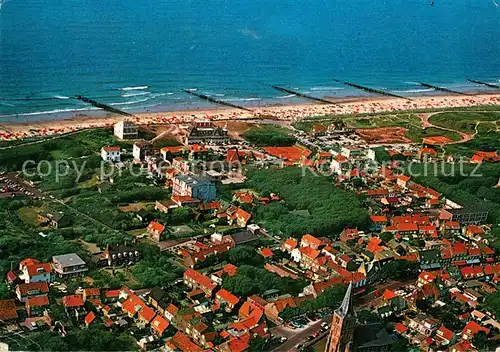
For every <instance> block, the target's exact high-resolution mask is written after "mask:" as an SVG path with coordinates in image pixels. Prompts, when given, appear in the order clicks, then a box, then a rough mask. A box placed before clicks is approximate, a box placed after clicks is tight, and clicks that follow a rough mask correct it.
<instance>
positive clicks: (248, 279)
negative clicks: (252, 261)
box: [222, 265, 306, 297]
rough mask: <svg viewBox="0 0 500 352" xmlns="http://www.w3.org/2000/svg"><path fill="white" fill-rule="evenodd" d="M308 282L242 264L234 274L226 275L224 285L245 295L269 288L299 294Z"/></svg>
mask: <svg viewBox="0 0 500 352" xmlns="http://www.w3.org/2000/svg"><path fill="white" fill-rule="evenodd" d="M305 286H306V282H305V281H304V280H294V279H291V278H288V277H280V276H278V275H275V274H273V273H270V272H269V271H267V270H266V269H262V268H257V267H253V266H249V265H242V266H240V267H239V268H238V273H237V274H236V275H234V276H228V277H225V278H224V279H223V280H222V287H223V288H225V289H227V290H228V291H230V292H232V293H233V294H235V295H237V296H240V297H243V296H250V295H253V294H263V293H264V292H266V291H267V290H271V289H276V290H278V291H280V293H289V294H291V295H297V294H298V293H300V292H302V290H303V289H304V287H305Z"/></svg>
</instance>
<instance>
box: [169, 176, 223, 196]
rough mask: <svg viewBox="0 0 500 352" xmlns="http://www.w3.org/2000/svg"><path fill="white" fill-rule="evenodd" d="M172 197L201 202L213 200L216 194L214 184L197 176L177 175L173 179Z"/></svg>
mask: <svg viewBox="0 0 500 352" xmlns="http://www.w3.org/2000/svg"><path fill="white" fill-rule="evenodd" d="M172 194H173V195H174V196H188V197H191V198H196V199H199V200H200V201H202V202H211V201H213V200H215V198H216V196H217V193H216V190H215V184H213V183H212V182H211V181H209V180H208V179H206V178H202V177H199V176H187V175H177V176H175V177H174V179H173V190H172Z"/></svg>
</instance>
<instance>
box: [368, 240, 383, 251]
mask: <svg viewBox="0 0 500 352" xmlns="http://www.w3.org/2000/svg"><path fill="white" fill-rule="evenodd" d="M380 243H382V240H381V239H380V238H378V237H372V238H370V242H369V243H368V245H367V246H366V250H367V251H369V252H372V253H376V252H380V251H382V250H383V249H384V248H383V247H381V246H380Z"/></svg>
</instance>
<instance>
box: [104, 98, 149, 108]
mask: <svg viewBox="0 0 500 352" xmlns="http://www.w3.org/2000/svg"><path fill="white" fill-rule="evenodd" d="M148 100H149V99H148V98H146V99H140V100H134V101H125V102H121V103H111V104H109V105H112V106H116V105H131V104H138V103H143V102H145V101H148Z"/></svg>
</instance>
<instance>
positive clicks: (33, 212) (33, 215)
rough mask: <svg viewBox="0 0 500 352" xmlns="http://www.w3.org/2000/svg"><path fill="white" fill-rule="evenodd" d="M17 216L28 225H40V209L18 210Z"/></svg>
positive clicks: (26, 208)
mask: <svg viewBox="0 0 500 352" xmlns="http://www.w3.org/2000/svg"><path fill="white" fill-rule="evenodd" d="M17 215H18V216H19V218H20V219H21V221H22V222H24V223H25V224H27V225H30V226H36V225H37V224H38V220H37V219H38V209H37V208H33V207H23V208H20V209H18V210H17Z"/></svg>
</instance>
